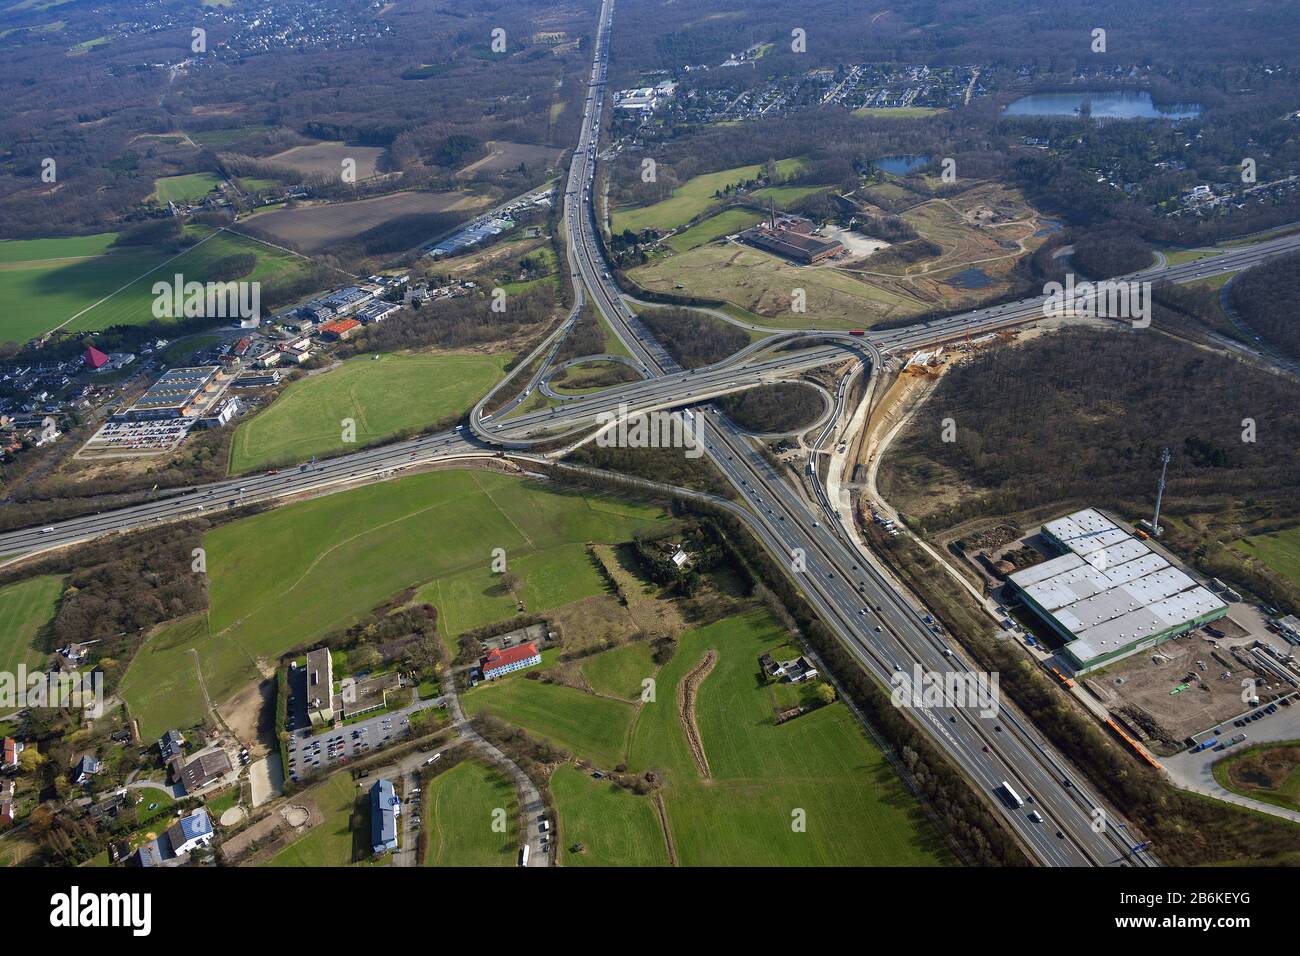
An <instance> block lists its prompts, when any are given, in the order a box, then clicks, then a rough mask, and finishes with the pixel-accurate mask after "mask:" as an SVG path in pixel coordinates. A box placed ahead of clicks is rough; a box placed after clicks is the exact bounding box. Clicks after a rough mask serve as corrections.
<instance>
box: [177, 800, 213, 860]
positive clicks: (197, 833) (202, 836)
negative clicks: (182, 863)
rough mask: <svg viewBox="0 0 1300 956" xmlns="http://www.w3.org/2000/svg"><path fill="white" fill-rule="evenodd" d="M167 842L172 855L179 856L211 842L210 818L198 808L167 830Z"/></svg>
mask: <svg viewBox="0 0 1300 956" xmlns="http://www.w3.org/2000/svg"><path fill="white" fill-rule="evenodd" d="M167 842H168V843H170V844H171V848H172V854H173V855H174V856H181V855H182V854H185V853H190V852H192V851H194V850H195V849H197V848H198V847H201V846H207V845H208V844H210V843H211V842H212V818H211V817H209V816H208V811H207V810H206V809H205V808H203V807H199V808H198V809H197V810H195V811H194V812H193V813H191V814H190V815H189V816H187V817H181V818H180V819H179V820H177V821H176V822H175V823H173V824H172V825H171V826H170V827H168V828H167Z"/></svg>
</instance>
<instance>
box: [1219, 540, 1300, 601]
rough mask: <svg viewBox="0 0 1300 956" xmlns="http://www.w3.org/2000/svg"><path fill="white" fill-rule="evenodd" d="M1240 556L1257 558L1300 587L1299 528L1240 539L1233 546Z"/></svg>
mask: <svg viewBox="0 0 1300 956" xmlns="http://www.w3.org/2000/svg"><path fill="white" fill-rule="evenodd" d="M1233 547H1234V548H1236V549H1237V550H1238V551H1240V552H1241V553H1242V554H1248V555H1250V556H1251V557H1252V558H1258V559H1259V560H1260V561H1262V562H1263V563H1264V564H1266V565H1268V567H1270V568H1272V569H1273V570H1274V571H1276V572H1277V573H1278V574H1280V575H1282V576H1283V577H1284V578H1286V579H1287V580H1288V581H1290V582H1291V583H1293V584H1295V585H1296V586H1297V587H1300V526H1297V527H1295V528H1287V529H1286V530H1285V531H1272V532H1269V533H1268V534H1260V535H1255V536H1254V537H1252V538H1242V539H1241V540H1240V541H1237V542H1235V543H1234V544H1233Z"/></svg>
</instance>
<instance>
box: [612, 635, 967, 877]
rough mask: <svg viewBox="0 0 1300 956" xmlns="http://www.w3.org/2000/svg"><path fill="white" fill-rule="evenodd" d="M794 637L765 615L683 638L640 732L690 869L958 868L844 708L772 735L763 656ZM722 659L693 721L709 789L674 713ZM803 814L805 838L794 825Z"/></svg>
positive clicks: (637, 750)
mask: <svg viewBox="0 0 1300 956" xmlns="http://www.w3.org/2000/svg"><path fill="white" fill-rule="evenodd" d="M785 640H786V634H785V632H784V630H783V629H781V628H780V627H779V626H778V625H777V624H776V623H775V622H774V621H773V620H772V619H771V617H770V616H769V615H768V614H767V613H766V612H765V611H753V612H750V613H748V614H746V615H744V616H742V617H734V618H728V619H725V620H723V621H719V622H718V623H716V624H712V625H709V626H707V627H703V628H699V629H697V630H694V631H690V632H687V633H686V634H685V635H684V636H683V638H682V641H681V644H680V646H679V648H678V651H677V654H676V656H675V657H674V658H673V660H672V661H670V662H669V664H668V665H667V666H666V667H665V668H664V670H663V671H662V672H661V673H660V675H659V680H658V692H657V696H658V701H659V703H657V704H655V705H647V706H646V707H645V708H644V710H643V712H642V716H641V719H640V721H639V722H638V723H637V727H636V733H635V736H634V738H633V743H632V750H631V756H630V760H629V764H630V765H631V767H632V768H633V769H637V770H640V769H643V768H648V767H656V768H658V769H660V770H661V771H662V772H663V774H664V777H665V780H666V785H665V788H664V801H665V803H666V805H667V808H668V820H669V825H670V828H671V830H672V834H673V841H674V843H675V845H676V847H677V853H678V856H679V861H680V862H681V863H682V864H683V865H688V866H689V865H699V866H736V865H741V866H777V865H781V866H794V865H823V866H851V865H868V866H923V865H934V864H937V863H946V862H950V861H949V858H948V853H947V851H946V850H945V849H944V847H943V845H942V844H941V842H940V840H939V839H938V837H937V835H936V834H934V832H933V831H932V830H931V828H930V826H929V824H928V822H927V821H926V820H925V817H924V815H923V814H922V812H921V810H920V808H919V807H918V806H917V805H916V804H915V802H914V801H913V800H912V798H911V797H910V795H908V794H907V792H906V790H905V789H904V788H903V786H902V784H901V783H900V782H899V781H898V779H897V778H896V777H895V776H894V774H893V772H892V770H891V769H890V768H889V766H888V764H886V762H885V760H884V757H883V756H882V755H881V753H880V752H879V751H878V750H877V749H876V748H875V746H874V745H873V744H872V743H871V742H870V741H869V740H868V739H867V738H866V737H865V735H864V734H863V732H862V730H861V729H860V728H859V727H858V725H857V723H856V721H855V720H854V718H853V716H852V714H850V713H849V710H848V708H847V707H845V706H844V704H842V703H835V704H832V705H830V706H827V707H822V708H820V709H818V710H815V711H813V712H812V713H810V714H806V715H805V716H802V717H799V718H796V719H795V720H793V721H790V722H788V723H785V724H782V725H780V726H777V725H775V724H774V723H773V722H772V716H773V711H774V708H775V706H776V705H777V704H778V703H781V704H784V703H785V701H784V700H781V699H780V698H779V697H778V696H777V695H778V694H779V692H780V690H779V689H778V688H779V685H770V686H759V684H758V664H757V658H758V656H759V655H760V654H762V653H764V652H765V651H768V650H770V649H772V648H774V647H777V646H779V645H781V644H783V643H784V641H785ZM710 649H712V650H715V651H717V652H718V660H717V663H716V665H715V666H714V668H713V671H712V672H711V673H710V674H709V676H708V677H707V678H706V679H705V681H704V683H703V684H702V685H701V687H700V691H699V699H698V703H697V708H696V720H697V723H698V726H699V729H700V737H701V739H702V742H703V746H704V751H705V754H706V756H707V758H708V763H709V769H710V772H711V775H712V777H711V779H710V780H708V781H705V780H703V779H701V777H700V775H699V771H698V770H697V769H696V767H695V764H694V761H693V760H692V759H691V757H690V753H689V750H688V749H687V748H686V742H685V735H684V733H683V731H682V729H681V726H680V723H679V722H678V721H677V719H676V715H675V713H673V710H672V708H673V701H674V700H675V696H676V691H675V688H676V685H677V683H678V682H679V681H680V680H681V679H682V678H683V677H684V676H685V675H686V674H688V673H689V672H690V671H691V670H692V669H693V668H694V667H695V666H696V665H697V664H698V663H699V661H700V660H701V659H702V658H703V656H704V654H705V652H706V651H707V650H710ZM796 809H798V810H802V811H803V812H804V814H805V815H806V817H805V818H806V832H795V831H794V829H793V827H792V821H793V816H792V815H793V813H794V811H795V810H796Z"/></svg>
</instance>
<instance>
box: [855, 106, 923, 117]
mask: <svg viewBox="0 0 1300 956" xmlns="http://www.w3.org/2000/svg"><path fill="white" fill-rule="evenodd" d="M943 112H945V110H944V109H943V108H942V107H938V106H863V107H860V108H858V109H856V110H854V111H853V115H854V116H874V117H878V118H880V119H921V118H923V117H926V116H937V115H938V114H940V113H943Z"/></svg>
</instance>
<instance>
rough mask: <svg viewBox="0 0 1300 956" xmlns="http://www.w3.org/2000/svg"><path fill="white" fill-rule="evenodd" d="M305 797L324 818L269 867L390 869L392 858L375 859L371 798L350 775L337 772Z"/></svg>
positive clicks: (274, 858)
mask: <svg viewBox="0 0 1300 956" xmlns="http://www.w3.org/2000/svg"><path fill="white" fill-rule="evenodd" d="M305 795H306V796H308V797H310V798H311V799H312V800H313V801H314V802H315V804H316V806H317V808H318V809H319V810H320V812H321V814H322V815H323V816H324V819H323V820H322V821H321V822H320V823H318V824H317V825H316V826H314V827H312V828H311V829H310V830H308V831H307V832H306V833H305V834H304V835H303V837H302V838H301V839H299V840H297V841H295V842H293V843H291V844H289V845H288V846H287V847H285V848H284V849H283V850H281V851H280V852H279V853H277V854H276V855H275V856H273V857H271V859H270V860H268V861H267V863H266V865H267V866H275V867H286V866H288V867H297V866H352V865H355V864H361V865H376V866H386V865H388V864H389V863H390V862H391V860H392V857H391V856H385V857H381V858H379V859H378V860H377V861H376V860H374V858H373V857H372V854H371V850H370V846H371V844H370V808H369V804H368V797H367V794H366V791H365V790H363V789H362V788H360V787H358V786H357V785H356V782H355V781H353V779H352V775H351V774H350V773H348V772H347V771H346V770H345V771H342V772H341V773H336V774H334V775H333V776H332V777H330V778H329V779H327V780H325V781H324V782H323V783H320V784H318V785H317V786H315V787H312V788H311V789H310V790H308V791H306V794H305Z"/></svg>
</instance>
